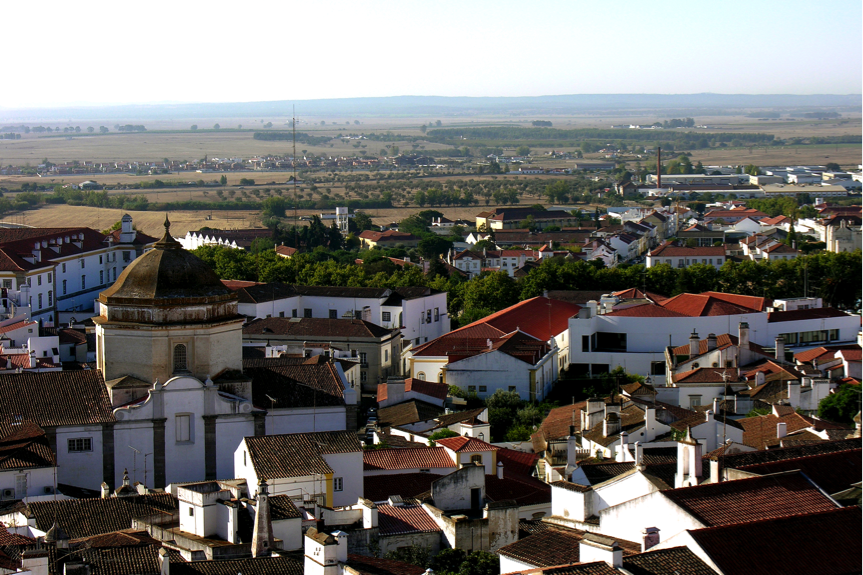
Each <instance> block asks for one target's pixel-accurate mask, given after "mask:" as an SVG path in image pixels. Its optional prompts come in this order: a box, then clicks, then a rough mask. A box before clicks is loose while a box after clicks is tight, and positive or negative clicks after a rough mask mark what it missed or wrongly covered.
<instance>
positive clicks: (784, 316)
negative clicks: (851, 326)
mask: <svg viewBox="0 0 863 575" xmlns="http://www.w3.org/2000/svg"><path fill="white" fill-rule="evenodd" d="M848 315H849V314H847V313H845V312H844V311H839V310H838V309H835V308H832V307H817V308H812V309H795V310H791V311H774V312H770V313H769V314H767V321H768V322H770V323H777V322H782V321H800V320H804V319H828V318H831V317H848ZM858 317H859V316H858Z"/></svg>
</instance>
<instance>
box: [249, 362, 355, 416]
mask: <svg viewBox="0 0 863 575" xmlns="http://www.w3.org/2000/svg"><path fill="white" fill-rule="evenodd" d="M244 365H245V364H244ZM245 374H246V376H247V377H251V378H252V402H253V404H254V405H255V406H256V407H258V408H259V409H267V410H269V409H271V408H273V409H279V408H283V409H284V408H288V407H291V408H298V407H312V406H330V405H331V406H336V405H344V404H345V400H344V388H343V387H342V385H343V383H342V378H341V377H340V376H339V373H338V370H337V369H336V366H335V364H333V363H329V362H326V363H315V364H307V363H303V364H299V365H274V366H272V367H260V368H246V369H245ZM268 396H269V397H268ZM270 398H273V399H275V400H276V401H275V404H273V402H272V400H271V399H270Z"/></svg>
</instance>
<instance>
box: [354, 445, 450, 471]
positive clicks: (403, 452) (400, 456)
mask: <svg viewBox="0 0 863 575" xmlns="http://www.w3.org/2000/svg"><path fill="white" fill-rule="evenodd" d="M449 467H451V468H455V462H454V461H453V460H452V458H450V456H449V455H448V454H447V452H446V450H445V449H443V448H442V447H408V448H403V449H367V450H365V451H363V469H365V470H367V471H373V470H384V469H387V470H396V469H439V468H449Z"/></svg>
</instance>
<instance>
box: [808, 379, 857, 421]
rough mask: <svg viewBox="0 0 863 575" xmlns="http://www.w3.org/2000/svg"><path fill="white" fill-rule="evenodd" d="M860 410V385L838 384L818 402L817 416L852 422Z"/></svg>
mask: <svg viewBox="0 0 863 575" xmlns="http://www.w3.org/2000/svg"><path fill="white" fill-rule="evenodd" d="M859 411H860V387H859V386H854V385H848V384H845V385H840V386H839V388H838V389H836V390H834V391H833V393H831V394H830V395H828V396H827V397H825V398H824V399H822V400H821V401H820V402H819V403H818V417H819V418H821V419H826V420H827V421H835V422H836V423H852V422H853V421H854V416H855V415H856V414H857V413H858V412H859Z"/></svg>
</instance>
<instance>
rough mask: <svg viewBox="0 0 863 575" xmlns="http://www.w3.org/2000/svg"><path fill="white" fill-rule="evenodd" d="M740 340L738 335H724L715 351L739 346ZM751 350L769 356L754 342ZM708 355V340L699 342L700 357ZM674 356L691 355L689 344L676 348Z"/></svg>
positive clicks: (750, 347)
mask: <svg viewBox="0 0 863 575" xmlns="http://www.w3.org/2000/svg"><path fill="white" fill-rule="evenodd" d="M738 344H739V339H738V337H737V336H736V335H732V334H730V333H723V334H720V335H718V336H716V347H715V348H714V349H725V348H727V347H730V346H732V345H738ZM749 349H750V350H752V351H754V352H756V353H760V354H764V355H767V354H766V352H765V351H764V348H763V347H761V346H760V345H758V344H757V343H754V342H751V341H750V342H749ZM705 353H707V339H706V338H705V339H702V340H699V341H698V355H704V354H705ZM674 355H689V344H688V343H687V344H684V345H679V346H677V347H675V348H674Z"/></svg>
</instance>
